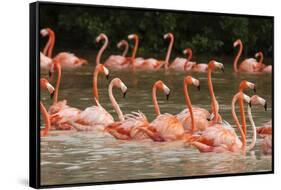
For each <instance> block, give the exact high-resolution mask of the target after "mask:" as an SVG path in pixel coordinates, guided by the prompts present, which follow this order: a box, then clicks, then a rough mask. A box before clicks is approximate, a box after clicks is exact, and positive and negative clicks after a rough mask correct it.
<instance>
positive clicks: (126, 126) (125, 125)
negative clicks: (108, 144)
mask: <svg viewBox="0 0 281 190" xmlns="http://www.w3.org/2000/svg"><path fill="white" fill-rule="evenodd" d="M112 86H116V87H119V88H121V90H122V92H123V94H124V96H125V94H126V91H127V87H126V86H125V84H124V83H123V82H122V81H121V80H120V79H119V78H115V79H113V80H112V82H111V86H110V88H109V97H110V100H111V103H112V106H113V107H114V109H115V110H116V112H117V114H118V118H119V121H117V122H114V123H111V124H109V125H108V126H106V127H105V131H106V132H108V133H110V134H111V135H112V136H113V137H115V138H116V139H120V140H132V139H135V140H140V139H147V138H148V136H147V135H146V134H145V133H144V132H143V131H142V130H140V129H139V128H140V127H147V126H148V124H149V122H148V120H147V118H146V117H145V115H144V114H143V113H141V112H132V113H131V114H126V115H125V116H124V115H123V113H122V111H121V109H120V107H119V105H118V104H117V102H116V100H115V98H114V96H113V94H112Z"/></svg>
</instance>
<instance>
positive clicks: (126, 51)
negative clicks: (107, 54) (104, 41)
mask: <svg viewBox="0 0 281 190" xmlns="http://www.w3.org/2000/svg"><path fill="white" fill-rule="evenodd" d="M124 46H125V48H124V51H123V53H122V56H123V57H126V55H127V53H128V50H129V44H128V43H124Z"/></svg>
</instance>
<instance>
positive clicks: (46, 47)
mask: <svg viewBox="0 0 281 190" xmlns="http://www.w3.org/2000/svg"><path fill="white" fill-rule="evenodd" d="M51 43H52V37H51V35H50V34H49V38H48V41H47V43H46V45H45V47H44V49H43V54H44V55H46V56H47V57H49V56H48V50H49V49H50V45H51Z"/></svg>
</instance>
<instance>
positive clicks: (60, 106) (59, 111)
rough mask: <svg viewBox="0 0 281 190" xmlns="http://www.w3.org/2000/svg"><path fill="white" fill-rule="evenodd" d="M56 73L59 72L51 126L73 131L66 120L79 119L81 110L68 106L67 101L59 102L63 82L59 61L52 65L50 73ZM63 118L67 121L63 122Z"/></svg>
mask: <svg viewBox="0 0 281 190" xmlns="http://www.w3.org/2000/svg"><path fill="white" fill-rule="evenodd" d="M55 71H57V82H56V87H55V93H54V99H53V104H52V105H51V106H50V108H49V114H50V120H51V125H52V126H53V127H55V129H58V130H70V129H72V127H71V126H70V125H68V124H67V123H66V122H65V121H64V120H65V119H66V118H68V119H73V118H75V117H77V115H78V114H79V113H80V110H79V109H77V108H73V107H70V106H68V105H67V101H66V100H63V101H58V93H59V87H60V82H61V65H60V64H59V63H58V62H57V61H54V64H53V65H52V67H51V70H50V72H52V73H53V72H55ZM62 118H65V119H64V120H62Z"/></svg>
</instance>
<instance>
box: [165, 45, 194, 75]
mask: <svg viewBox="0 0 281 190" xmlns="http://www.w3.org/2000/svg"><path fill="white" fill-rule="evenodd" d="M183 54H184V55H187V56H188V57H187V59H185V58H180V57H177V58H175V60H174V61H173V62H172V63H171V65H170V66H169V69H172V70H176V71H190V70H191V69H192V68H193V66H195V65H196V62H192V61H190V60H191V59H192V50H191V49H190V48H186V49H185V50H183Z"/></svg>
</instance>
